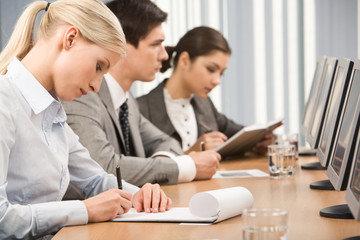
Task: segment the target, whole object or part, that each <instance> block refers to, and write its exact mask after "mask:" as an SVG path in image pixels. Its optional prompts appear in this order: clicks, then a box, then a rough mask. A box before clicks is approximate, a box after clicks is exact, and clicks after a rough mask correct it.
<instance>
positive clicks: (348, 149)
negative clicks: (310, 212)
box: [320, 60, 360, 218]
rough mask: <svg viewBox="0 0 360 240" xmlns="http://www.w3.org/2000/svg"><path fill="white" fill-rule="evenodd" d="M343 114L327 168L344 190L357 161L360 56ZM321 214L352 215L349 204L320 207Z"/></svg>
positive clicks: (359, 111) (353, 72)
mask: <svg viewBox="0 0 360 240" xmlns="http://www.w3.org/2000/svg"><path fill="white" fill-rule="evenodd" d="M341 115H342V116H341V117H340V120H339V128H338V131H337V135H336V137H335V140H334V149H333V151H332V155H331V156H330V163H329V167H328V170H327V175H328V177H329V179H330V182H331V184H332V185H333V186H334V188H335V189H336V190H344V189H345V187H346V186H347V185H348V178H349V176H350V167H351V165H352V162H353V161H355V160H354V152H355V151H358V150H355V149H357V148H358V147H357V148H355V146H356V140H357V139H358V136H360V135H359V123H360V121H359V120H360V118H359V116H360V60H358V61H357V62H356V63H355V65H354V69H353V71H352V75H351V78H350V81H349V87H348V93H347V96H346V98H345V101H344V107H343V111H342V113H341ZM320 215H321V216H324V217H331V218H353V215H352V214H351V212H350V209H349V206H348V205H346V204H342V205H336V206H331V207H327V208H324V209H321V211H320Z"/></svg>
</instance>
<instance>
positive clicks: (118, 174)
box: [116, 165, 123, 190]
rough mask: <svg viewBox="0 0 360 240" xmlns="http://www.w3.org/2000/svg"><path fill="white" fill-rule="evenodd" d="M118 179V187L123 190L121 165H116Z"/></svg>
mask: <svg viewBox="0 0 360 240" xmlns="http://www.w3.org/2000/svg"><path fill="white" fill-rule="evenodd" d="M116 179H117V183H118V188H119V189H120V190H122V189H123V188H122V182H121V172H120V167H119V165H118V166H116Z"/></svg>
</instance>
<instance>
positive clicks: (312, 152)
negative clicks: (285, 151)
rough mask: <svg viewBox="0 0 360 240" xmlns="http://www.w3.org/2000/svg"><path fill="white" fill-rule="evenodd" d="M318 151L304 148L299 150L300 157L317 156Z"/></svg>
mask: <svg viewBox="0 0 360 240" xmlns="http://www.w3.org/2000/svg"><path fill="white" fill-rule="evenodd" d="M316 151H317V150H316V149H311V148H303V149H300V150H299V156H316Z"/></svg>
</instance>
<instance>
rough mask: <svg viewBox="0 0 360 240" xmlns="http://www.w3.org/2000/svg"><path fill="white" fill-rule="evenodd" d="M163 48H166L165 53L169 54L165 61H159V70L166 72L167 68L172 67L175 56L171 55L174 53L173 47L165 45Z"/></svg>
mask: <svg viewBox="0 0 360 240" xmlns="http://www.w3.org/2000/svg"><path fill="white" fill-rule="evenodd" d="M165 50H166V52H167V54H168V55H169V58H168V59H166V60H165V61H162V63H161V69H160V72H162V73H164V72H166V71H167V70H168V69H169V68H171V67H172V65H173V59H174V57H175V56H172V55H173V54H174V51H175V47H171V46H166V47H165ZM175 54H176V52H175Z"/></svg>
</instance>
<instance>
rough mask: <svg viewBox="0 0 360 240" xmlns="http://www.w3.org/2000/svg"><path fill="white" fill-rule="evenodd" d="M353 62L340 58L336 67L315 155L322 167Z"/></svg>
mask: <svg viewBox="0 0 360 240" xmlns="http://www.w3.org/2000/svg"><path fill="white" fill-rule="evenodd" d="M352 67H353V63H352V62H351V61H350V60H348V59H340V60H339V61H338V65H337V67H336V73H335V77H334V83H333V87H332V89H331V93H330V97H329V103H328V106H327V110H326V113H325V119H324V123H323V128H322V131H321V134H320V141H319V147H318V150H317V153H316V155H317V156H318V158H319V161H320V163H321V165H322V166H323V167H325V166H327V164H328V160H329V156H330V154H329V153H331V151H332V146H333V142H334V139H335V135H336V133H337V129H338V123H339V119H340V116H341V113H342V110H343V103H344V100H345V97H346V94H347V92H348V85H349V84H348V83H349V81H350V74H351V71H352Z"/></svg>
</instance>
